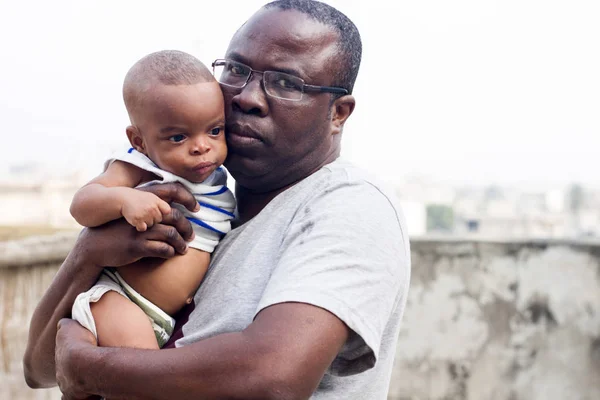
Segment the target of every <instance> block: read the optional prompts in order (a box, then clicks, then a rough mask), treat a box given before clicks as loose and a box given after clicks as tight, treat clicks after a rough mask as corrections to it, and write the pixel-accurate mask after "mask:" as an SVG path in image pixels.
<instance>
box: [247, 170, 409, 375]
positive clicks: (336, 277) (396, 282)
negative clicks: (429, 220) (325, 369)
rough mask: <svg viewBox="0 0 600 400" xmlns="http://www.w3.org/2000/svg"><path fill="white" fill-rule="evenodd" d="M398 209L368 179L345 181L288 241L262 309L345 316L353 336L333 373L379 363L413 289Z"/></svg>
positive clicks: (324, 195) (314, 205)
mask: <svg viewBox="0 0 600 400" xmlns="http://www.w3.org/2000/svg"><path fill="white" fill-rule="evenodd" d="M399 212H400V211H399V210H397V209H396V208H394V206H393V205H392V203H391V202H390V200H389V198H388V197H386V196H385V195H384V194H383V193H382V192H380V191H379V189H377V188H376V187H375V186H373V185H371V184H370V183H368V182H364V181H360V182H356V183H344V184H339V185H336V186H335V187H328V188H325V189H324V190H322V191H321V192H320V193H319V194H318V195H316V196H315V197H314V198H313V199H312V201H311V202H309V203H308V204H306V205H305V206H304V207H302V208H301V209H300V210H299V211H298V213H297V214H296V216H295V217H294V219H293V221H292V223H291V224H290V226H289V229H288V230H287V232H286V234H285V235H284V237H283V240H282V252H281V258H280V260H279V263H278V265H277V267H276V268H275V270H274V271H273V273H272V275H271V278H270V280H269V283H268V284H267V287H266V289H265V291H264V293H263V296H262V298H261V301H260V302H259V306H258V308H257V311H256V312H257V313H258V312H260V310H262V309H264V308H266V307H268V306H271V305H274V304H278V303H284V302H301V303H307V304H312V305H315V306H318V307H320V308H323V309H325V310H327V311H329V312H331V313H333V314H334V315H336V316H337V317H338V318H339V319H341V320H342V321H343V322H344V323H345V324H346V325H347V326H348V327H349V328H350V329H351V332H350V335H349V338H348V340H347V342H346V343H345V345H344V346H343V348H342V350H341V351H340V353H339V354H338V355H337V357H336V358H335V360H334V362H333V363H332V365H331V367H330V369H329V373H331V374H334V375H340V376H341V375H351V374H355V373H359V372H362V371H365V370H367V369H369V368H372V367H373V366H374V365H375V362H376V360H377V355H378V353H379V347H380V344H381V339H382V336H383V332H384V329H385V327H386V325H387V323H388V321H389V319H390V316H391V314H392V311H393V310H394V308H395V307H397V305H398V302H399V301H400V298H401V297H402V293H403V291H404V290H406V287H407V285H408V282H406V280H407V279H408V278H407V277H408V274H407V269H409V264H410V260H409V254H407V253H409V252H408V244H407V242H406V241H407V240H408V238H407V237H405V232H403V230H402V227H403V225H402V223H401V221H402V217H401V216H400V215H399V214H398V213H399Z"/></svg>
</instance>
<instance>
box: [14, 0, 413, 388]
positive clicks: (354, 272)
mask: <svg viewBox="0 0 600 400" xmlns="http://www.w3.org/2000/svg"><path fill="white" fill-rule="evenodd" d="M360 52H361V45H360V36H359V35H358V31H357V30H356V27H355V26H354V24H352V22H351V21H350V20H348V19H347V18H346V17H345V16H344V15H343V14H341V13H340V12H339V11H337V10H335V9H333V8H331V7H329V6H327V5H324V4H322V3H318V2H316V1H308V0H283V1H277V2H274V3H270V4H268V5H267V6H265V7H263V8H262V9H261V10H259V11H258V12H257V13H256V14H255V15H253V16H252V17H251V18H250V19H249V20H248V21H247V22H246V23H245V24H244V25H243V26H242V27H241V28H240V29H239V30H238V32H236V34H235V35H234V37H233V38H232V40H231V42H230V45H229V48H228V50H227V53H226V57H225V59H224V60H217V61H216V62H215V74H216V75H217V78H218V79H219V80H220V81H221V83H222V89H223V93H224V95H225V107H226V119H227V135H228V137H227V141H228V146H229V156H228V160H227V163H226V166H227V167H228V169H229V171H230V172H231V174H232V175H233V177H234V178H235V179H236V188H235V189H236V197H237V201H238V212H239V219H238V221H237V223H238V227H237V228H236V229H234V230H232V231H231V232H230V233H229V234H228V235H227V236H226V237H225V238H224V239H223V241H222V242H221V244H220V245H219V247H218V249H217V250H216V252H215V254H214V255H213V260H212V263H211V267H210V269H209V271H208V273H207V275H206V278H205V280H204V281H203V283H202V285H201V286H200V289H199V290H198V293H197V294H196V296H195V298H194V304H195V306H194V309H193V311H191V313H190V314H189V315H188V316H187V321H186V322H185V323H184V324H183V328H182V329H181V331H180V332H179V336H178V337H176V338H175V339H177V341H176V346H177V348H173V349H166V350H160V351H148V350H137V349H113V348H98V347H96V345H95V342H94V340H93V337H92V336H91V335H90V334H89V332H88V331H86V330H84V329H82V328H81V327H79V326H78V324H76V323H75V322H73V321H71V320H67V319H63V320H61V318H63V317H65V316H68V313H69V310H70V307H71V304H72V302H73V299H74V297H75V296H76V295H77V294H78V293H80V292H82V291H83V290H86V289H87V288H89V287H90V286H91V285H92V284H93V283H94V280H95V279H96V277H97V276H98V274H99V272H100V266H120V265H123V264H127V263H130V262H132V261H134V260H136V259H139V258H140V257H148V256H159V257H165V258H166V257H171V256H173V255H174V254H175V252H180V253H181V252H184V251H185V243H184V240H185V239H189V236H190V228H189V224H187V223H186V221H185V220H183V219H182V218H181V216H180V215H179V213H177V212H175V213H174V214H172V215H171V216H170V217H168V218H166V219H165V221H163V223H162V224H159V225H156V226H155V227H153V228H152V229H150V230H148V231H147V232H144V233H138V232H136V231H135V230H134V229H131V227H129V226H127V225H126V224H124V223H120V222H116V223H112V224H109V225H108V226H105V227H102V228H95V229H89V230H86V231H84V232H83V233H82V235H81V237H80V238H79V240H78V242H77V244H76V246H75V248H74V250H73V251H72V252H71V253H70V254H69V256H68V257H67V259H66V260H65V263H64V264H63V266H62V267H61V269H60V271H59V272H58V274H57V276H56V278H55V280H54V282H53V283H52V285H51V287H50V288H49V289H48V291H47V293H46V294H45V296H44V298H43V299H42V301H41V302H40V306H39V307H38V309H37V310H36V312H35V314H34V317H33V319H32V323H31V330H30V340H29V344H28V349H27V353H26V355H25V359H24V365H25V374H26V379H27V381H28V383H29V384H30V386H34V387H46V386H51V385H54V384H55V382H56V381H58V384H59V386H60V388H61V390H62V391H63V393H64V398H65V399H79V398H86V397H87V396H90V395H101V396H104V397H106V398H126V399H146V398H157V399H161V398H164V399H182V398H202V399H213V398H214V399H221V398H228V399H306V398H309V397H310V398H313V399H357V400H358V399H361V400H362V399H385V398H386V395H387V390H388V385H389V379H390V375H391V369H392V364H393V358H394V352H395V344H396V339H397V335H398V331H399V326H400V319H401V316H402V312H403V309H404V305H405V303H406V296H407V290H408V282H409V277H410V259H409V248H408V238H407V237H406V234H405V232H406V230H405V229H404V225H403V222H402V217H401V216H400V212H399V210H398V209H397V208H396V207H394V204H393V201H392V200H391V197H390V196H388V195H387V194H386V193H385V191H383V190H382V189H381V188H380V187H379V186H377V184H375V183H373V181H372V180H371V179H370V178H369V177H368V176H367V175H366V174H364V173H363V172H362V171H360V170H358V169H356V168H354V167H352V166H351V165H349V164H347V163H345V162H343V161H341V160H339V159H338V156H339V154H340V139H341V134H342V129H343V126H344V123H345V122H346V120H347V118H348V117H349V116H350V114H351V113H352V111H353V110H354V105H355V100H354V97H353V96H352V95H351V94H350V93H351V92H352V88H353V85H354V80H355V78H356V74H357V72H358V66H359V63H360ZM150 190H153V191H154V193H156V194H158V195H159V196H161V197H162V198H164V199H165V200H166V201H169V202H170V201H177V202H181V203H182V204H183V205H185V206H187V207H192V208H193V207H194V205H195V204H194V202H193V199H192V198H191V196H190V195H189V193H187V192H186V191H185V190H183V189H182V188H181V187H177V186H168V185H166V186H162V187H158V188H156V189H150ZM59 320H60V323H59V324H58V331H57V328H56V324H57V323H58V321H59ZM55 338H56V342H55V341H54V340H55ZM55 343H56V344H55Z"/></svg>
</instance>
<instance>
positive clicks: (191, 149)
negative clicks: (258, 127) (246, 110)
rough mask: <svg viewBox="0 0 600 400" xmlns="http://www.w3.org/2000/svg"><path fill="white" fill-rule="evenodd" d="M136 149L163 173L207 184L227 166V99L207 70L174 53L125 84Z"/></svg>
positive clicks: (150, 62) (153, 58)
mask: <svg viewBox="0 0 600 400" xmlns="http://www.w3.org/2000/svg"><path fill="white" fill-rule="evenodd" d="M123 100H124V101H125V107H127V112H128V113H129V119H130V121H131V125H130V126H128V127H127V137H128V138H129V142H130V143H131V145H132V146H133V147H134V148H135V149H136V150H137V151H139V152H141V153H144V154H145V155H146V156H148V158H150V159H151V160H152V161H153V162H154V163H155V164H156V165H158V167H160V168H161V169H163V170H165V171H169V172H171V173H173V174H175V175H178V176H180V177H182V178H184V179H187V180H188V181H190V182H196V183H199V182H202V181H204V180H205V179H206V178H207V177H208V176H209V175H210V174H211V173H212V172H213V171H214V170H215V169H216V168H217V167H219V166H220V165H221V164H223V162H224V161H225V158H226V156H227V146H226V143H225V113H224V107H223V94H222V93H221V88H220V86H219V84H218V83H217V81H216V80H215V79H214V77H213V76H212V74H211V73H210V71H209V70H208V68H206V67H205V66H204V64H202V63H201V62H200V61H199V60H198V59H196V58H195V57H193V56H191V55H189V54H187V53H184V52H181V51H175V50H165V51H159V52H156V53H152V54H149V55H147V56H146V57H144V58H142V59H141V60H139V61H138V62H137V63H135V65H134V66H133V67H131V69H130V70H129V72H128V73H127V76H126V77H125V82H124V83H123Z"/></svg>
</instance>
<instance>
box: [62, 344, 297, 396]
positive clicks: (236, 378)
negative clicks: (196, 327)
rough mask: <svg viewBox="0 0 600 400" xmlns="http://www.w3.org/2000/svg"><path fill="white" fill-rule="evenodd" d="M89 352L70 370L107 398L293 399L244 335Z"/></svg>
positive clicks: (284, 380)
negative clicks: (182, 345)
mask: <svg viewBox="0 0 600 400" xmlns="http://www.w3.org/2000/svg"><path fill="white" fill-rule="evenodd" d="M88 350H89V352H88V351H86V352H83V354H84V355H83V356H81V354H80V355H79V356H78V357H77V361H75V363H76V364H75V365H73V366H72V367H71V368H70V369H71V370H75V371H79V372H78V376H77V378H78V380H80V381H81V382H83V386H84V387H82V391H83V392H85V393H94V394H99V395H101V396H103V397H106V398H110V399H132V400H133V399H150V398H152V399H171V400H172V399H197V398H202V399H271V398H276V399H286V398H296V397H295V396H292V395H287V394H285V393H283V392H285V391H287V389H286V388H284V386H289V387H293V385H291V384H290V383H291V382H290V377H288V376H285V375H286V374H287V373H288V371H286V370H285V368H281V366H280V365H277V364H278V362H270V361H269V360H271V361H274V360H275V358H276V357H275V355H273V354H268V351H265V350H266V349H265V348H261V347H260V346H256V341H254V340H252V338H249V337H248V336H247V334H246V333H244V332H239V333H228V334H223V335H218V336H215V337H213V338H210V339H207V340H203V341H201V342H198V343H195V344H192V345H189V346H186V347H185V348H178V349H167V350H138V349H125V348H119V349H117V348H95V347H92V346H90V347H89V348H88ZM125 377H126V378H125ZM306 397H308V396H306Z"/></svg>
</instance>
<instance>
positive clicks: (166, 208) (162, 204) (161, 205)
mask: <svg viewBox="0 0 600 400" xmlns="http://www.w3.org/2000/svg"><path fill="white" fill-rule="evenodd" d="M158 209H159V210H160V212H161V214H162V215H167V214H168V213H170V212H171V206H170V205H169V203H167V202H166V201H164V200H159V202H158Z"/></svg>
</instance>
